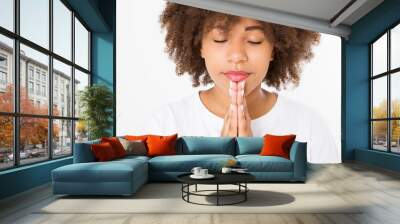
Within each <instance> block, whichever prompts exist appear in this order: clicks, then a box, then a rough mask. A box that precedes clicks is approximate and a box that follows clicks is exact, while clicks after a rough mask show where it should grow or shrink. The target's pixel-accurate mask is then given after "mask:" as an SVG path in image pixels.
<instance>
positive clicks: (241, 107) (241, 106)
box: [240, 104, 244, 112]
mask: <svg viewBox="0 0 400 224" xmlns="http://www.w3.org/2000/svg"><path fill="white" fill-rule="evenodd" d="M243 110H244V108H243V104H242V105H240V111H242V112H243Z"/></svg>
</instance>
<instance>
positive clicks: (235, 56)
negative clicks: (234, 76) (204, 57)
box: [228, 43, 248, 64]
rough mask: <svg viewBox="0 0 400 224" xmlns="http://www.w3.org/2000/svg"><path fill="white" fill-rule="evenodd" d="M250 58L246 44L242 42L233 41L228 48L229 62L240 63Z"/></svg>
mask: <svg viewBox="0 0 400 224" xmlns="http://www.w3.org/2000/svg"><path fill="white" fill-rule="evenodd" d="M247 60H248V58H247V53H246V49H245V46H243V44H240V43H232V44H230V46H229V50H228V62H229V63H232V64H240V63H243V62H246V61H247Z"/></svg>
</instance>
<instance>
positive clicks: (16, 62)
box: [0, 0, 92, 172]
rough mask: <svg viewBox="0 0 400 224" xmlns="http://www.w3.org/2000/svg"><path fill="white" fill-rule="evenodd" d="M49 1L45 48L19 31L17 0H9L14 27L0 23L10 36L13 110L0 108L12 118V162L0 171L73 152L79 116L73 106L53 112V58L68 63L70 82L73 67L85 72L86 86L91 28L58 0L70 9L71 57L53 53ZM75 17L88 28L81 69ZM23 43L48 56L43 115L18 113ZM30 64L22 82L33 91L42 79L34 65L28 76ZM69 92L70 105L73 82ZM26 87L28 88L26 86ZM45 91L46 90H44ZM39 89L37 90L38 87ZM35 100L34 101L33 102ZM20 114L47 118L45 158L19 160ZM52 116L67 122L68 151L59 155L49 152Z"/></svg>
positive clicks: (1, 33)
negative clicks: (84, 64)
mask: <svg viewBox="0 0 400 224" xmlns="http://www.w3.org/2000/svg"><path fill="white" fill-rule="evenodd" d="M53 1H54V0H48V3H49V12H48V13H49V27H48V29H49V47H48V49H46V48H45V47H42V46H41V45H39V44H36V43H34V42H33V41H30V40H29V39H26V38H24V37H23V36H21V35H20V0H14V1H13V10H14V18H13V20H14V24H13V25H14V30H13V31H10V30H8V29H6V28H4V27H1V26H0V35H3V36H5V37H8V38H11V39H12V40H13V45H14V46H13V60H12V62H13V64H12V65H11V66H12V69H11V72H10V75H13V79H14V83H13V84H14V93H13V95H14V98H13V102H14V105H13V107H14V110H13V112H1V111H0V116H2V117H3V116H4V117H7V116H11V117H12V119H13V153H14V161H13V166H11V167H5V168H0V172H2V171H5V170H11V169H16V168H19V167H23V166H30V165H33V164H37V163H43V162H46V161H49V160H54V159H61V158H65V157H70V156H73V153H74V143H75V126H76V121H78V120H79V119H80V118H79V117H75V108H74V107H72V108H71V110H72V111H71V112H72V113H71V114H70V116H68V115H66V116H61V115H60V116H56V115H53V97H54V90H53V75H54V72H53V70H54V69H53V60H58V61H59V62H61V63H64V64H66V65H68V66H71V83H72V84H74V82H75V69H77V70H79V71H81V72H83V73H85V74H87V75H88V78H89V83H88V86H91V85H92V71H91V70H92V69H91V65H92V61H91V48H92V43H91V37H92V30H91V29H90V28H89V27H88V25H87V24H86V23H85V22H84V20H83V19H82V18H81V17H80V16H79V14H78V13H76V12H75V11H74V10H73V9H72V7H71V6H70V5H69V4H68V2H66V1H65V0H59V1H60V2H61V3H62V4H63V5H64V6H65V7H66V8H67V9H68V10H70V11H71V18H70V23H71V33H70V35H71V40H70V41H71V49H70V50H71V58H70V59H67V58H64V57H63V56H61V55H59V54H57V53H55V52H54V49H53V43H54V39H53V32H54V29H53V24H54V17H53V15H54V14H53V10H54V9H53ZM75 18H76V19H77V20H79V22H80V23H81V24H82V25H83V26H84V28H85V29H86V30H87V31H88V62H89V65H88V69H85V68H83V67H81V66H79V65H78V64H76V63H75ZM21 44H23V45H25V46H27V47H30V48H32V49H34V50H36V51H38V52H40V53H43V54H45V55H47V56H48V58H49V63H48V71H47V72H48V74H47V75H48V76H47V79H48V80H46V85H45V90H46V91H45V95H46V96H47V97H48V108H49V110H48V112H47V114H46V115H39V114H27V113H21V112H20V85H21V83H20V82H21V80H20V69H21V68H20V64H21V61H20V59H21V56H20V53H21V52H20V45H21ZM30 68H31V67H30V65H29V64H27V68H26V70H27V74H25V75H26V82H29V81H33V83H34V84H33V85H34V92H36V89H35V85H36V83H40V84H41V85H42V79H41V74H42V72H43V70H42V71H40V72H39V80H37V79H36V72H37V71H36V69H35V68H34V67H33V69H34V70H33V79H31V77H30V73H29V72H28V71H29V69H30ZM71 88H72V89H71V93H72V96H73V97H72V99H71V100H72V102H71V104H72V105H74V103H75V97H74V96H75V88H74V85H72V87H71ZM27 91H29V90H28V89H27ZM46 92H48V93H46ZM40 93H41V91H40ZM38 96H42V94H39V95H38ZM34 103H35V102H34ZM21 118H45V119H47V122H48V136H47V142H48V143H49V144H47V150H48V155H47V158H46V157H44V158H43V160H40V161H38V162H32V163H26V164H21V161H20V149H19V147H20V143H19V141H20V139H19V138H20V119H21ZM56 120H66V121H70V122H71V127H70V128H71V130H70V131H71V146H70V147H71V153H70V154H68V155H63V156H55V155H53V152H54V147H53V144H52V142H53V122H54V121H56ZM50 143H51V144H50Z"/></svg>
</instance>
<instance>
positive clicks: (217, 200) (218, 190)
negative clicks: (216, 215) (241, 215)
mask: <svg viewBox="0 0 400 224" xmlns="http://www.w3.org/2000/svg"><path fill="white" fill-rule="evenodd" d="M218 205H219V184H217V206H218Z"/></svg>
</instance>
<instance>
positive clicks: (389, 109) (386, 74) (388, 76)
mask: <svg viewBox="0 0 400 224" xmlns="http://www.w3.org/2000/svg"><path fill="white" fill-rule="evenodd" d="M396 26H400V21H397V22H395V23H394V24H392V25H391V26H390V27H389V28H387V29H385V31H384V32H382V33H381V34H379V35H378V36H377V37H376V38H375V39H374V40H372V41H371V42H370V43H368V47H369V71H368V73H369V99H370V100H369V149H370V150H373V151H380V152H386V153H391V154H396V155H398V154H400V152H393V151H392V125H391V124H392V121H397V120H400V117H392V98H391V92H392V85H391V79H392V76H393V75H396V73H398V72H400V67H398V68H393V69H391V61H392V59H391V56H392V55H391V50H392V48H391V36H392V35H391V30H392V29H393V28H395V27H396ZM385 34H386V35H387V39H386V41H387V43H386V46H387V51H386V55H387V63H386V71H385V72H382V73H380V74H376V75H375V76H374V74H373V64H374V63H373V44H374V43H376V41H378V40H379V39H380V38H381V37H383V36H384V35H385ZM382 77H386V87H387V92H386V98H387V105H386V110H387V113H386V118H373V96H374V95H373V94H374V92H373V91H374V88H373V81H374V80H375V79H378V78H382ZM374 121H386V136H387V138H386V151H383V150H379V149H376V148H374V136H373V135H374V133H373V125H372V124H373V122H374Z"/></svg>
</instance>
